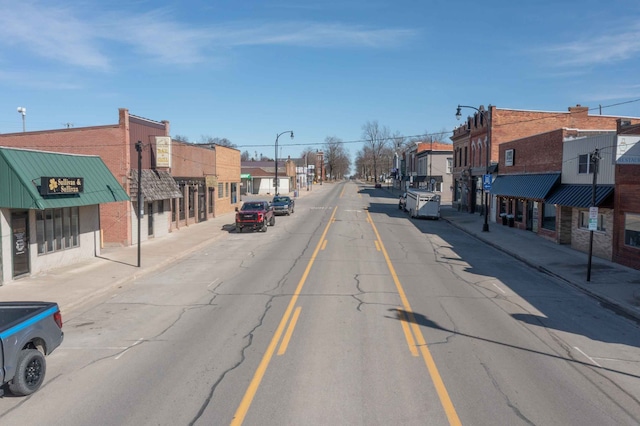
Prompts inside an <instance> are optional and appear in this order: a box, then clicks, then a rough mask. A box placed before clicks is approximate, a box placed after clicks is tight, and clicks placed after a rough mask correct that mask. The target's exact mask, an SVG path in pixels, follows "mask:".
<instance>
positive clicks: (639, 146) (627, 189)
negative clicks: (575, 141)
mask: <svg viewBox="0 0 640 426" xmlns="http://www.w3.org/2000/svg"><path fill="white" fill-rule="evenodd" d="M617 131H618V136H617V146H616V148H617V149H616V156H615V160H616V162H615V173H616V182H615V212H614V217H613V227H614V235H613V261H614V262H618V263H621V264H623V265H627V266H630V267H632V268H635V269H640V120H628V119H623V120H619V121H618V127H617Z"/></svg>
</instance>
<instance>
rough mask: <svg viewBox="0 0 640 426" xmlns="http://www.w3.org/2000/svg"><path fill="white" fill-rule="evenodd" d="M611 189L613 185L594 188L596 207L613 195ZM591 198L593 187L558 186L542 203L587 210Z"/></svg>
mask: <svg viewBox="0 0 640 426" xmlns="http://www.w3.org/2000/svg"><path fill="white" fill-rule="evenodd" d="M613 188H614V187H613V185H597V186H596V206H599V205H600V204H602V202H603V201H605V200H606V199H607V197H609V195H611V194H612V193H613ZM592 198H593V185H560V187H559V188H558V189H557V190H556V191H554V192H553V193H551V195H550V196H549V197H548V198H547V199H546V200H545V201H544V202H545V203H547V204H558V205H560V206H567V207H580V208H587V207H591V200H592Z"/></svg>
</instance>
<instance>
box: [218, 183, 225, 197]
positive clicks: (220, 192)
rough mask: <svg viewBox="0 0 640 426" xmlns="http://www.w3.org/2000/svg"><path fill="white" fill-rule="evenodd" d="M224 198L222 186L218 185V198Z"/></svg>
mask: <svg viewBox="0 0 640 426" xmlns="http://www.w3.org/2000/svg"><path fill="white" fill-rule="evenodd" d="M223 196H224V185H223V184H222V183H219V184H218V198H223Z"/></svg>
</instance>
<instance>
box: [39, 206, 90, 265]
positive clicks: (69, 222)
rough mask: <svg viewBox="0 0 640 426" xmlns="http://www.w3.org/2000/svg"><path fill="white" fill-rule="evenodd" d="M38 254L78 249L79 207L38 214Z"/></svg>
mask: <svg viewBox="0 0 640 426" xmlns="http://www.w3.org/2000/svg"><path fill="white" fill-rule="evenodd" d="M36 239H37V243H38V254H47V253H53V252H55V251H60V250H65V249H68V248H73V247H78V245H79V244H80V218H79V208H78V207H71V208H69V207H67V208H64V209H48V210H44V211H37V212H36Z"/></svg>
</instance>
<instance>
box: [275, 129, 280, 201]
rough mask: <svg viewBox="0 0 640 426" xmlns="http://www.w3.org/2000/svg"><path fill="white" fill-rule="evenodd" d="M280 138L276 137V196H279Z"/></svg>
mask: <svg viewBox="0 0 640 426" xmlns="http://www.w3.org/2000/svg"><path fill="white" fill-rule="evenodd" d="M279 137H280V135H278V136H276V181H275V183H274V185H275V187H276V189H275V191H276V192H275V195H278V138H279Z"/></svg>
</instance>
